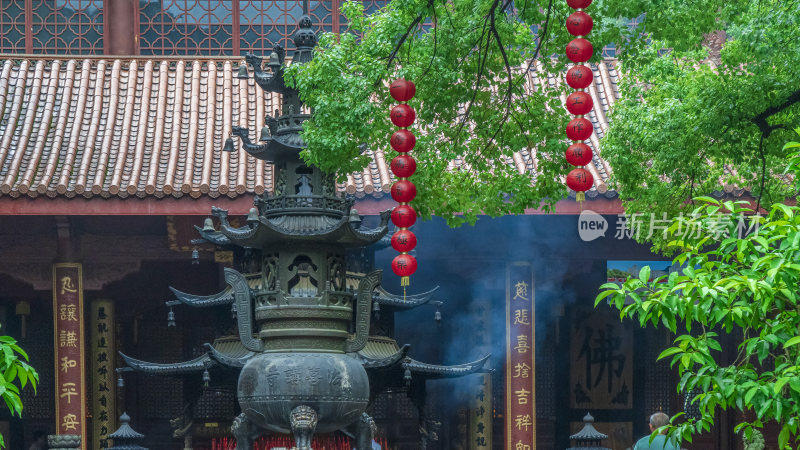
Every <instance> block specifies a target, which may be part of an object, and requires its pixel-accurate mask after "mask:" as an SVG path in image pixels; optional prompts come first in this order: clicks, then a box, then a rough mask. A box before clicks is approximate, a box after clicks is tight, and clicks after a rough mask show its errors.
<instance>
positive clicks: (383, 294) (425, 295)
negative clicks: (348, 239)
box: [346, 272, 442, 309]
mask: <svg viewBox="0 0 800 450" xmlns="http://www.w3.org/2000/svg"><path fill="white" fill-rule="evenodd" d="M363 277H364V274H361V273H355V272H347V281H346V282H347V287H348V289H351V290H356V289H358V283H359V282H360V281H361V279H362V278H363ZM437 290H439V286H436V287H435V288H433V289H431V290H429V291H426V292H422V293H420V294H411V295H405V296H403V295H402V294H392V293H391V292H389V291H387V290H386V289H384V288H383V286H380V285H379V286H378V287H376V288H375V290H374V291H373V293H372V301H374V302H378V303H379V304H381V305H382V306H393V307H395V308H397V309H412V308H416V307H417V306H421V305H424V304H426V303H431V304H434V305H436V306H441V304H442V302H440V301H435V300H434V301H431V299H432V298H433V294H434V293H435V292H436V291H437Z"/></svg>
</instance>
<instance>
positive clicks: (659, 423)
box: [650, 412, 669, 431]
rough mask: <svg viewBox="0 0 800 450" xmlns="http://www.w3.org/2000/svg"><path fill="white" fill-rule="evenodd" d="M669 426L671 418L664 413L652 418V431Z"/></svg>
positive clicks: (658, 413) (654, 415)
mask: <svg viewBox="0 0 800 450" xmlns="http://www.w3.org/2000/svg"><path fill="white" fill-rule="evenodd" d="M667 424H669V416H668V415H666V414H664V413H663V412H657V413H655V414H653V415H652V416H650V431H655V430H657V429H658V428H661V427H663V426H664V425H667Z"/></svg>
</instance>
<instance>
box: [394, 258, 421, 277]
mask: <svg viewBox="0 0 800 450" xmlns="http://www.w3.org/2000/svg"><path fill="white" fill-rule="evenodd" d="M416 271H417V259H416V258H414V257H413V256H411V255H408V254H405V253H401V254H399V255H397V256H395V257H394V259H393V260H392V272H394V273H395V275H397V276H398V277H404V278H405V277H409V276H411V275H412V274H413V273H414V272H416Z"/></svg>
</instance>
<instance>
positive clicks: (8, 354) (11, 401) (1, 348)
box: [0, 336, 39, 447]
mask: <svg viewBox="0 0 800 450" xmlns="http://www.w3.org/2000/svg"><path fill="white" fill-rule="evenodd" d="M20 358H22V359H20ZM26 361H28V354H27V353H25V351H24V350H22V348H20V346H19V345H17V341H15V340H14V339H13V338H11V337H10V336H0V373H2V374H3V376H2V377H0V397H2V398H3V400H4V401H5V402H6V406H7V407H8V409H9V411H11V414H15V415H17V416H20V417H21V416H22V399H21V398H20V391H21V390H22V389H24V388H25V386H26V385H27V384H28V383H30V385H31V386H32V387H33V388H34V389H36V385H37V384H38V383H39V374H38V373H36V370H34V368H33V367H31V366H29V365H28V364H27V363H26ZM0 447H5V443H4V442H3V436H0Z"/></svg>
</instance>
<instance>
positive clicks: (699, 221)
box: [596, 129, 800, 449]
mask: <svg viewBox="0 0 800 450" xmlns="http://www.w3.org/2000/svg"><path fill="white" fill-rule="evenodd" d="M797 131H798V133H800V129H798V130H797ZM798 147H800V143H790V144H787V145H786V146H784V147H783V148H784V151H788V150H789V149H791V148H798ZM798 163H800V154H797V153H795V154H794V155H793V157H792V164H791V165H790V167H792V168H794V172H795V176H796V177H797V176H799V175H800V170H797V168H798ZM697 200H698V202H699V203H700V205H699V206H696V207H695V209H694V211H693V214H692V215H688V216H684V217H681V218H679V219H676V220H675V221H674V222H673V223H672V225H671V227H670V228H669V229H668V237H667V244H666V246H667V247H668V248H674V249H677V250H678V251H679V252H680V253H679V254H678V256H677V257H676V258H675V261H674V262H675V264H678V265H682V266H684V270H683V272H682V273H679V272H673V273H670V274H669V275H668V276H664V277H660V278H659V279H657V280H655V281H651V282H649V281H648V279H649V278H650V269H649V267H644V268H642V271H641V273H640V274H639V278H630V279H628V280H627V281H626V282H625V283H623V284H622V286H619V285H617V284H615V283H607V284H604V285H603V286H602V287H601V290H602V292H601V293H600V295H598V297H597V300H596V304H598V305H599V304H600V303H601V302H603V300H607V301H608V302H609V303H610V304H611V305H613V306H614V307H616V308H618V309H619V310H620V316H621V317H627V318H631V319H634V320H637V321H638V322H639V323H640V324H641V325H642V326H646V325H652V326H662V325H663V326H664V327H666V328H667V329H669V330H670V332H672V333H675V334H676V335H677V337H676V338H675V341H674V346H673V347H670V348H667V349H666V350H664V351H663V352H662V353H661V355H660V356H659V359H669V360H670V361H671V363H672V366H673V367H677V370H678V373H679V375H680V383H679V385H678V391H679V392H690V391H692V390H696V391H699V392H700V394H699V395H698V396H697V397H695V400H694V403H695V405H696V406H697V407H698V409H699V411H700V417H699V418H689V419H688V420H686V421H682V420H677V421H676V420H674V418H673V423H674V426H673V427H671V428H672V432H673V433H676V435H678V436H681V437H682V438H683V439H685V440H689V441H691V437H692V434H695V433H701V432H702V431H704V430H706V431H707V430H709V428H710V427H711V425H712V424H713V423H714V417H715V413H716V412H717V411H718V410H719V409H734V410H739V411H750V415H748V416H746V417H751V418H752V420H749V421H745V422H742V423H741V424H739V425H738V426H737V427H736V429H737V430H744V434H745V436H746V437H747V439H751V437H752V435H753V430H754V429H758V428H761V427H762V425H763V423H764V422H767V421H776V422H778V423H779V424H780V426H781V432H780V434H779V444H780V448H781V449H786V448H790V446H789V443H790V442H792V443H793V445H791V448H797V443H798V442H800V429H798V426H799V425H800V293H798V290H797V286H798V285H800V207H797V206H787V205H784V204H781V203H775V204H774V205H772V206H771V208H770V210H769V214H768V215H767V216H766V217H764V218H763V220H762V223H761V224H760V226H759V227H758V229H757V232H753V233H751V234H750V235H748V236H746V237H743V238H741V239H740V238H738V236H737V232H736V226H737V224H736V220H731V221H727V220H726V219H725V218H728V219H730V218H731V215H730V213H732V214H733V215H734V217H736V216H738V215H747V214H751V213H752V210H751V209H748V208H746V207H744V206H743V204H737V203H733V202H730V201H725V202H719V201H717V200H715V199H713V198H709V197H699V198H698V199H697ZM742 203H743V202H742ZM721 221H724V222H728V226H727V228H726V227H723V228H720V222H721ZM720 231H725V232H727V233H725V232H720ZM726 235H727V236H730V237H726ZM626 303H627V304H626ZM719 333H725V334H730V335H731V336H733V339H734V340H735V342H736V343H737V344H738V347H737V352H736V353H737V354H736V357H735V358H733V360H732V361H731V360H728V359H726V358H725V357H724V355H723V353H722V346H721V345H720V340H719ZM681 414H682V413H681ZM676 417H677V416H676Z"/></svg>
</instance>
